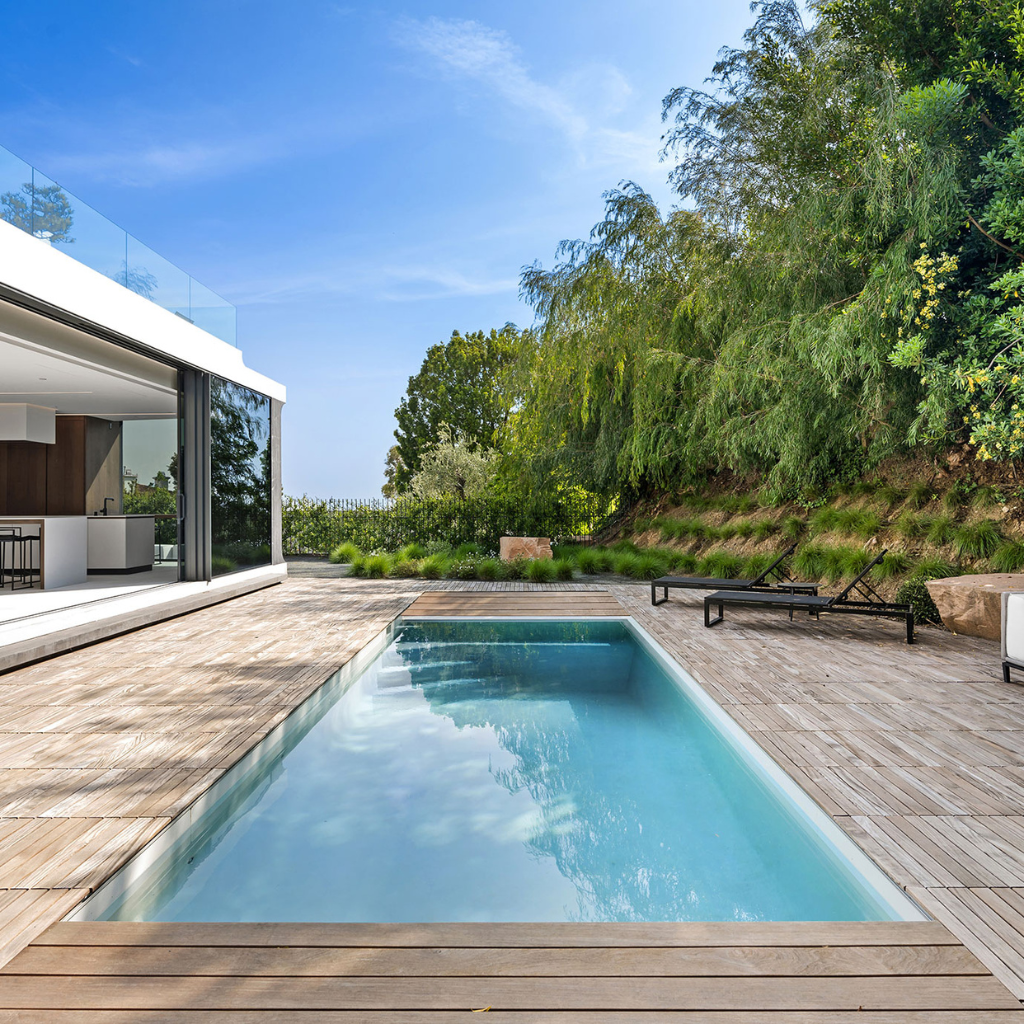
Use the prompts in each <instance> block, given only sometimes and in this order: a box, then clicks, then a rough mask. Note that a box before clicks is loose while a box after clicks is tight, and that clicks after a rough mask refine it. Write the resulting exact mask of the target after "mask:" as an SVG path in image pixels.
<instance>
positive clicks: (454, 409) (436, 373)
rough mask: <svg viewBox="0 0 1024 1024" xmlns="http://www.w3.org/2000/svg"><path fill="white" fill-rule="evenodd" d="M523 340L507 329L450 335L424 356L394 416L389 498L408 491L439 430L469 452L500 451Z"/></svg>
mask: <svg viewBox="0 0 1024 1024" xmlns="http://www.w3.org/2000/svg"><path fill="white" fill-rule="evenodd" d="M528 340H529V339H528V334H527V332H520V331H519V330H518V329H517V328H516V327H515V326H514V325H513V324H507V325H506V326H505V327H503V328H502V329H501V330H500V331H496V330H492V331H491V332H490V333H489V334H484V332H483V331H475V332H473V333H472V334H466V335H462V334H460V333H459V332H458V331H453V332H452V336H451V338H450V339H449V340H448V341H447V342H445V343H444V344H437V345H432V346H431V347H430V348H429V349H428V350H427V355H426V358H425V359H424V360H423V365H422V366H421V367H420V370H419V373H417V374H416V375H415V376H413V377H410V378H409V385H408V388H407V389H406V394H405V397H403V398H402V401H401V403H400V404H399V406H398V408H397V409H396V410H395V419H396V420H397V421H398V429H397V430H396V431H395V438H396V440H397V441H398V443H397V444H396V445H395V449H397V451H395V450H394V449H393V450H392V452H389V453H388V468H387V471H386V472H387V476H388V484H391V485H393V487H394V493H395V494H403V493H405V492H407V491H408V490H409V488H410V486H411V483H412V478H413V477H414V476H415V475H416V473H418V472H419V470H420V468H421V465H422V459H423V455H424V454H425V453H426V451H427V450H428V449H430V448H431V447H433V446H434V445H436V444H437V442H438V440H439V439H440V436H441V427H442V426H447V427H448V428H449V429H450V431H451V432H452V435H453V436H455V437H458V438H460V439H461V440H462V442H463V443H464V444H466V445H469V446H471V447H479V448H491V447H496V446H500V445H501V443H502V438H503V434H504V431H505V428H506V426H507V424H508V421H509V417H510V415H511V414H512V411H513V410H514V408H515V406H516V403H517V401H518V395H517V394H516V393H515V383H514V382H515V380H516V377H515V376H514V369H515V367H516V363H517V360H518V357H519V353H520V352H521V350H522V348H523V346H524V344H527V343H528ZM385 486H387V485H385Z"/></svg>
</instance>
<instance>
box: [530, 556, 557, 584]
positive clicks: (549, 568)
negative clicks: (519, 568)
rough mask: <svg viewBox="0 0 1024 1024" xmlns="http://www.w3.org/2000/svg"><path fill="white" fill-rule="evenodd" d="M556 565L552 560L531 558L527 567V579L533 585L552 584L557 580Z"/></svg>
mask: <svg viewBox="0 0 1024 1024" xmlns="http://www.w3.org/2000/svg"><path fill="white" fill-rule="evenodd" d="M555 574H556V569H555V563H554V561H553V560H552V559H550V558H531V559H529V560H528V563H527V566H526V578H527V579H528V580H530V581H531V582H532V583H552V582H553V581H554V579H555Z"/></svg>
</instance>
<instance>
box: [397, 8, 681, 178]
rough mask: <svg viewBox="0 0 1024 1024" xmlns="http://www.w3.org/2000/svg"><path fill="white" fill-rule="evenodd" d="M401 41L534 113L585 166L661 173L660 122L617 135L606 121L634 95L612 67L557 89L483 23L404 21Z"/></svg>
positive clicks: (568, 79)
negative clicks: (534, 72) (539, 77)
mask: <svg viewBox="0 0 1024 1024" xmlns="http://www.w3.org/2000/svg"><path fill="white" fill-rule="evenodd" d="M395 37H396V39H397V41H398V42H399V43H400V44H401V45H402V46H404V47H405V48H407V49H409V50H413V51H416V52H419V53H422V54H424V55H425V56H426V57H428V58H429V59H430V60H431V61H432V62H433V64H434V66H435V67H436V68H438V69H439V70H440V71H441V72H442V73H444V74H446V75H448V76H450V77H452V78H453V79H458V78H462V79H465V80H468V81H472V82H475V83H478V84H479V85H482V86H484V87H485V88H487V89H489V90H490V91H491V92H492V93H493V94H495V95H496V96H498V97H499V98H500V99H502V100H504V101H505V102H506V103H508V104H510V105H511V106H513V107H516V108H518V109H520V110H523V111H526V112H528V113H532V114H533V115H535V116H537V117H539V118H540V119H541V120H543V121H545V122H547V123H548V124H549V125H551V126H552V127H553V128H555V129H556V130H558V131H559V132H560V133H561V134H562V135H563V136H564V137H565V138H566V140H567V141H568V142H569V143H570V144H571V146H572V147H573V149H574V150H575V152H576V155H577V157H578V159H579V161H580V162H581V163H582V164H587V165H607V164H613V165H622V166H623V169H624V170H625V171H627V172H632V171H633V170H634V169H636V168H642V169H644V170H650V169H652V168H656V167H657V166H658V151H659V148H660V142H659V138H660V131H661V126H660V122H659V121H658V120H657V118H656V117H654V116H648V117H645V118H643V119H642V122H641V124H640V125H639V127H635V128H632V129H630V130H621V129H617V128H615V127H613V126H611V125H609V124H608V123H606V121H607V119H609V118H611V117H614V116H615V115H617V114H619V113H620V112H622V111H623V110H624V109H625V107H626V105H627V102H628V99H629V97H630V95H631V94H632V88H631V87H630V85H629V82H628V81H627V79H626V77H625V76H624V75H623V74H622V72H621V71H619V70H618V69H617V68H615V67H613V66H610V65H590V66H587V67H583V68H577V69H574V70H572V71H571V72H569V73H567V74H566V76H565V77H564V78H563V79H561V80H560V81H559V82H558V83H557V84H547V83H545V82H542V81H539V80H538V79H537V78H536V77H535V76H534V75H533V74H532V73H531V71H530V69H529V67H528V66H527V65H526V63H525V62H524V61H523V58H522V55H521V53H520V51H519V48H518V47H517V46H516V45H515V43H514V42H513V41H512V39H511V38H510V37H509V35H508V33H506V32H502V31H499V30H497V29H492V28H489V27H488V26H486V25H482V24H480V22H477V21H459V20H447V21H446V20H443V19H440V18H428V19H426V20H424V21H417V20H415V19H411V18H406V19H402V20H401V21H399V22H398V23H397V24H396V28H395Z"/></svg>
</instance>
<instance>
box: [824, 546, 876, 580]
mask: <svg viewBox="0 0 1024 1024" xmlns="http://www.w3.org/2000/svg"><path fill="white" fill-rule="evenodd" d="M872 557H873V556H872V555H869V554H868V552H866V551H865V550H864V549H863V548H848V547H837V548H833V549H832V551H831V552H829V554H828V556H827V565H828V579H829V582H830V583H838V582H839V581H840V580H852V579H853V578H854V576H858V575H860V573H862V572H863V571H864V569H865V567H866V566H867V564H868V563H869V562H870V561H871V559H872Z"/></svg>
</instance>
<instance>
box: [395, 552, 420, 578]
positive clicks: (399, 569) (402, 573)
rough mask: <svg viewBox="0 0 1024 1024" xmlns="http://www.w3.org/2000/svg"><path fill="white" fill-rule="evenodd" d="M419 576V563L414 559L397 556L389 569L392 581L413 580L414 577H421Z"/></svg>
mask: <svg viewBox="0 0 1024 1024" xmlns="http://www.w3.org/2000/svg"><path fill="white" fill-rule="evenodd" d="M419 574H420V563H419V562H417V561H416V560H415V559H413V558H401V557H399V556H397V555H396V556H395V560H394V561H393V562H392V563H391V568H390V569H388V575H389V576H390V577H392V579H411V578H412V577H413V576H419Z"/></svg>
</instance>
